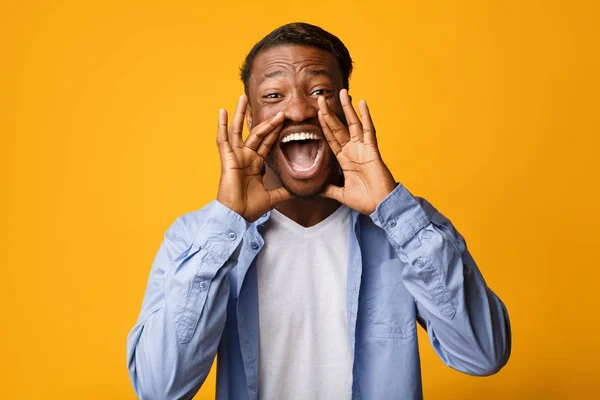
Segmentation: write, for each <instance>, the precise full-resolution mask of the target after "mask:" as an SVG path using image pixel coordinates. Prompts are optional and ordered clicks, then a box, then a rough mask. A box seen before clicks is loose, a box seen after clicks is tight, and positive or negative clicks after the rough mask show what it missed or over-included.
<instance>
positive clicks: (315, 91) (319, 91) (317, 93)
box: [311, 89, 329, 97]
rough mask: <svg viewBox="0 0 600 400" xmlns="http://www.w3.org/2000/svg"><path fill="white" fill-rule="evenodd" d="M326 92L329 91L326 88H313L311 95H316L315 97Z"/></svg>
mask: <svg viewBox="0 0 600 400" xmlns="http://www.w3.org/2000/svg"><path fill="white" fill-rule="evenodd" d="M328 93H329V90H327V89H317V90H314V91H313V92H312V93H311V95H313V96H317V97H318V96H325V95H327V94H328Z"/></svg>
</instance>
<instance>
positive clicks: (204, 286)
mask: <svg viewBox="0 0 600 400" xmlns="http://www.w3.org/2000/svg"><path fill="white" fill-rule="evenodd" d="M200 289H201V290H204V289H206V282H204V281H202V282H200Z"/></svg>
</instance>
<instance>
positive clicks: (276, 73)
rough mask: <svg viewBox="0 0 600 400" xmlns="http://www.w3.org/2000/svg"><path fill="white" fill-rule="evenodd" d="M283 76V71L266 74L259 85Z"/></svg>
mask: <svg viewBox="0 0 600 400" xmlns="http://www.w3.org/2000/svg"><path fill="white" fill-rule="evenodd" d="M281 75H283V71H282V70H277V71H273V72H268V73H266V74H264V75H263V76H261V77H260V82H259V83H258V84H259V85H260V84H261V83H263V82H264V81H266V80H267V79H271V78H275V77H276V76H281Z"/></svg>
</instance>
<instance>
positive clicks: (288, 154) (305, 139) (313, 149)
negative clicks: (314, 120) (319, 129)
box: [279, 132, 324, 179]
mask: <svg viewBox="0 0 600 400" xmlns="http://www.w3.org/2000/svg"><path fill="white" fill-rule="evenodd" d="M323 143H324V141H323V140H322V139H321V138H320V136H319V135H317V134H315V133H310V132H299V133H292V134H289V135H287V136H285V137H284V138H283V139H281V142H280V143H279V147H280V149H281V152H282V153H283V156H284V157H285V159H286V161H287V164H288V167H289V168H290V170H291V172H292V173H293V175H294V176H295V177H296V178H303V179H306V178H309V177H310V176H312V175H313V174H314V173H316V172H317V170H318V166H319V164H320V160H321V156H322V154H323Z"/></svg>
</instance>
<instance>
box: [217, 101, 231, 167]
mask: <svg viewBox="0 0 600 400" xmlns="http://www.w3.org/2000/svg"><path fill="white" fill-rule="evenodd" d="M217 146H218V147H219V155H220V156H221V161H222V162H223V161H224V160H225V157H226V155H227V154H228V153H231V152H232V151H233V150H232V149H231V145H230V144H229V137H228V136H227V110H225V109H224V108H222V109H220V110H219V124H218V127H217Z"/></svg>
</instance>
